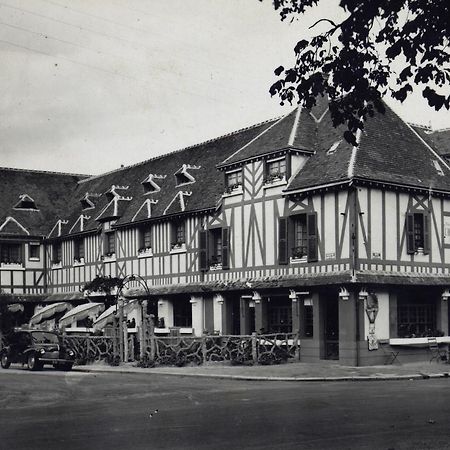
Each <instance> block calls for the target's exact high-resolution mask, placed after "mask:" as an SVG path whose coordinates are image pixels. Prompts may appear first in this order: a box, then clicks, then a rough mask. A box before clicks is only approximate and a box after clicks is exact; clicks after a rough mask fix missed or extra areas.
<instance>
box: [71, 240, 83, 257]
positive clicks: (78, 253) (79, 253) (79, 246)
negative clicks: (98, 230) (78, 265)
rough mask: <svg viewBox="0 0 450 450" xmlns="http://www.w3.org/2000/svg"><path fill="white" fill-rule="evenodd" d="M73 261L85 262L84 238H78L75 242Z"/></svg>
mask: <svg viewBox="0 0 450 450" xmlns="http://www.w3.org/2000/svg"><path fill="white" fill-rule="evenodd" d="M73 259H74V261H75V262H81V261H83V260H84V238H77V239H75V240H74V241H73Z"/></svg>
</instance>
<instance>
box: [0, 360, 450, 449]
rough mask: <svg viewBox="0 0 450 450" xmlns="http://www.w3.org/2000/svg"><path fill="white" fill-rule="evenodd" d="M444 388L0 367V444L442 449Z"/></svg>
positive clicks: (447, 403) (441, 384)
mask: <svg viewBox="0 0 450 450" xmlns="http://www.w3.org/2000/svg"><path fill="white" fill-rule="evenodd" d="M17 367H20V366H17ZM449 391H450V379H437V380H419V381H417V380H416V381H390V382H387V381H380V382H378V381H377V382H374V381H372V382H357V383H355V382H334V383H333V382H328V383H292V382H250V381H232V380H213V379H197V378H184V377H174V376H161V375H140V374H139V375H135V374H88V373H75V372H71V373H61V372H56V371H53V370H50V369H46V370H44V371H43V372H37V373H32V372H28V371H26V370H22V369H20V368H16V369H13V368H11V369H9V370H1V369H0V449H1V450H13V449H21V450H25V449H47V450H53V449H54V450H72V449H95V450H102V449H108V450H115V449H120V450H124V449H127V450H128V449H227V450H228V449H277V450H278V449H395V450H398V449H420V450H423V449H445V448H450V433H449V426H450V420H449V419H450V393H449ZM156 411H157V412H156ZM150 414H152V416H150Z"/></svg>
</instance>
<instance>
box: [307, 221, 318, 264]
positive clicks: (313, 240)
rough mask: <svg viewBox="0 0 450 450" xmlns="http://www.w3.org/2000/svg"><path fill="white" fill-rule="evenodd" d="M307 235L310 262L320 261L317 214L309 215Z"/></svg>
mask: <svg viewBox="0 0 450 450" xmlns="http://www.w3.org/2000/svg"><path fill="white" fill-rule="evenodd" d="M306 234H307V236H308V262H313V261H317V260H318V256H319V255H318V245H317V244H318V243H317V213H316V212H313V213H308V214H307V216H306Z"/></svg>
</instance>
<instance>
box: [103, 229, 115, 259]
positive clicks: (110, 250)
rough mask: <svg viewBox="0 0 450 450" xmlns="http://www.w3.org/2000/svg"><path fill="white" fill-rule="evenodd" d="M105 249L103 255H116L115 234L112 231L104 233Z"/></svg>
mask: <svg viewBox="0 0 450 450" xmlns="http://www.w3.org/2000/svg"><path fill="white" fill-rule="evenodd" d="M104 242H105V248H104V252H103V253H104V255H105V256H112V255H114V253H116V234H115V232H114V231H108V232H105V241H104Z"/></svg>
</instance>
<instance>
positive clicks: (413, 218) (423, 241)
mask: <svg viewBox="0 0 450 450" xmlns="http://www.w3.org/2000/svg"><path fill="white" fill-rule="evenodd" d="M428 230H429V217H428V214H426V213H423V212H415V213H408V214H406V234H407V240H406V245H407V252H408V253H409V254H414V253H423V254H425V255H426V254H428V253H429V248H430V243H429V240H430V237H429V231H428Z"/></svg>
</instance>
